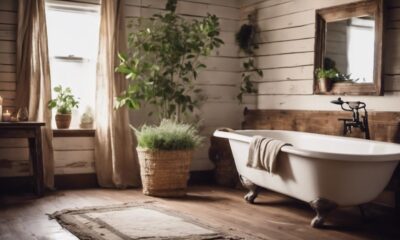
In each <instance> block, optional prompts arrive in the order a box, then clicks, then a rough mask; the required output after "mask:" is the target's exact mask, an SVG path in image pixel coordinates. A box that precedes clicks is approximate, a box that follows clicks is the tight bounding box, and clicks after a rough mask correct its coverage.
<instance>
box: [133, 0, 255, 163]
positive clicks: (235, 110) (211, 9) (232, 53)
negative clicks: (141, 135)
mask: <svg viewBox="0 0 400 240" xmlns="http://www.w3.org/2000/svg"><path fill="white" fill-rule="evenodd" d="M165 3H166V0H126V9H125V12H126V16H127V23H129V21H130V20H132V19H136V18H138V17H140V16H141V17H150V16H151V15H153V14H154V13H160V12H163V9H164V8H165ZM239 7H240V6H239V1H238V0H180V1H178V7H177V12H178V13H179V14H180V15H181V16H183V17H184V18H188V19H196V18H199V17H203V16H206V15H207V13H211V14H215V15H217V16H218V17H219V19H220V24H221V38H222V39H223V41H224V42H225V45H224V46H223V47H221V48H220V49H219V50H218V51H215V52H213V53H212V56H210V57H208V58H207V59H205V60H204V63H205V64H206V65H207V67H208V68H207V70H205V71H203V72H202V73H201V74H200V75H199V78H198V81H197V84H198V86H200V87H201V88H202V89H203V91H204V93H205V94H206V95H207V96H208V99H207V101H206V103H205V104H204V106H203V107H202V108H201V111H200V112H199V115H200V117H201V118H202V121H201V125H202V134H203V135H204V136H205V137H206V138H205V139H209V136H210V134H211V133H212V132H213V131H214V130H215V129H216V128H218V127H221V126H226V127H231V128H239V127H240V122H241V119H242V111H243V108H242V106H240V105H239V104H238V101H237V100H236V99H235V98H236V95H237V94H238V83H239V81H240V74H241V71H240V60H239V58H238V54H239V49H238V47H237V45H236V44H235V33H236V31H237V30H238V27H239V18H240V9H239ZM129 31H132V30H128V32H129ZM252 100H254V98H253V99H251V97H250V98H246V105H248V106H250V107H251V106H254V102H252ZM132 118H133V121H134V123H135V125H136V126H138V125H140V124H142V123H144V122H148V118H147V117H145V115H143V112H137V113H136V114H133V115H132ZM208 148H209V143H208V141H205V143H204V145H203V146H202V147H201V148H200V149H199V150H198V151H197V152H196V154H195V158H194V161H193V162H192V168H191V169H192V170H208V169H212V168H213V165H212V163H211V162H210V161H209V160H208V154H207V152H208Z"/></svg>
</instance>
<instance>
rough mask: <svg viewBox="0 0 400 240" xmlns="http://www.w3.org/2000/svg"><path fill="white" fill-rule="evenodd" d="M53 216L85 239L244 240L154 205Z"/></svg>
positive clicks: (107, 207)
mask: <svg viewBox="0 0 400 240" xmlns="http://www.w3.org/2000/svg"><path fill="white" fill-rule="evenodd" d="M49 217H50V219H56V220H57V221H58V222H59V223H60V224H61V226H63V227H64V228H66V229H67V230H68V231H70V232H71V233H72V234H74V235H75V236H76V237H78V238H79V239H85V240H94V239H96V240H103V239H104V240H122V239H123V240H127V239H129V240H136V239H146V240H156V239H157V240H168V239H177V240H178V239H189V240H211V239H213V240H214V239H215V240H217V239H221V240H223V239H225V240H227V239H230V240H237V239H243V238H240V237H238V236H230V235H229V234H225V233H223V232H221V231H219V230H217V229H215V228H212V227H210V226H207V225H206V224H204V223H200V222H198V221H196V220H194V219H192V218H190V217H188V216H185V215H183V214H181V213H177V212H174V211H172V210H169V209H168V210H167V209H165V208H162V207H159V206H156V205H155V204H154V203H153V202H144V203H127V204H121V205H112V206H104V207H91V208H82V209H67V210H62V211H58V212H55V213H53V214H51V215H49Z"/></svg>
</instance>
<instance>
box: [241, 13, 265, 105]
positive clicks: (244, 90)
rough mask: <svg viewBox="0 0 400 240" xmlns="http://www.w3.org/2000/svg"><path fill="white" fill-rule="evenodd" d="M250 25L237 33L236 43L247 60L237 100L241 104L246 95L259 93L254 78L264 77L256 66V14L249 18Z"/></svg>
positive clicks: (242, 27)
mask: <svg viewBox="0 0 400 240" xmlns="http://www.w3.org/2000/svg"><path fill="white" fill-rule="evenodd" d="M248 18H249V23H248V24H243V25H242V26H241V28H240V30H239V32H237V33H236V43H237V44H238V45H239V48H240V50H241V51H243V52H244V53H245V54H246V56H247V59H245V60H243V64H242V65H243V69H244V72H243V73H242V82H241V84H240V92H239V94H238V95H237V99H238V100H239V102H240V103H242V101H243V95H244V94H251V93H257V89H256V87H255V86H254V84H253V78H254V77H256V76H258V77H262V76H263V71H262V70H260V69H259V68H258V67H257V66H256V64H255V56H254V55H255V53H254V51H255V49H257V48H258V44H257V42H256V24H255V23H254V22H255V14H250V15H249V16H248Z"/></svg>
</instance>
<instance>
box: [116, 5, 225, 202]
mask: <svg viewBox="0 0 400 240" xmlns="http://www.w3.org/2000/svg"><path fill="white" fill-rule="evenodd" d="M176 5H177V0H168V1H167V5H166V10H167V11H166V13H164V14H155V15H153V17H151V18H150V19H143V18H140V19H138V21H137V22H135V23H134V24H131V27H132V26H134V30H133V32H132V33H130V34H129V35H128V51H127V52H126V53H120V54H119V59H120V65H119V66H118V67H117V68H116V71H117V72H120V73H123V74H124V75H125V76H126V78H127V79H128V81H129V84H128V87H127V89H126V90H125V91H124V92H122V93H121V94H120V96H118V97H117V99H116V105H115V106H116V108H120V107H128V108H130V109H139V108H141V107H143V105H144V104H146V103H147V104H150V105H152V106H153V107H154V108H155V109H156V112H157V113H158V117H159V120H160V121H161V124H160V125H159V126H156V127H149V126H144V127H142V128H141V130H137V131H135V133H136V135H137V137H138V139H139V146H138V153H139V162H140V165H141V170H142V171H141V177H142V182H143V192H144V194H147V195H153V196H161V197H163V196H164V197H173V196H174V197H176V196H183V195H185V192H186V184H187V180H188V176H189V164H190V161H191V159H192V153H193V150H194V148H195V147H196V146H198V143H199V141H200V137H199V136H198V133H197V131H196V130H195V128H194V127H192V126H191V125H188V124H185V123H184V122H185V121H187V120H188V119H189V118H190V117H192V115H193V112H194V110H195V109H196V108H198V107H199V106H200V104H201V103H202V101H203V100H204V97H202V95H201V90H200V89H199V88H197V87H196V85H195V83H194V81H195V80H196V79H197V76H198V74H199V71H201V70H202V69H204V68H206V65H205V64H204V63H203V62H202V57H206V56H209V55H210V54H211V52H212V51H213V50H215V49H217V48H218V47H220V46H221V45H222V44H223V41H222V40H221V39H220V38H218V36H219V20H218V18H217V17H216V16H215V15H209V14H208V15H207V16H206V17H204V18H202V19H196V20H186V19H185V18H182V17H180V16H178V15H177V14H176V13H175V9H176ZM150 114H151V113H150ZM163 119H168V120H163Z"/></svg>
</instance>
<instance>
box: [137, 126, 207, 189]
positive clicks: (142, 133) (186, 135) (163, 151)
mask: <svg viewBox="0 0 400 240" xmlns="http://www.w3.org/2000/svg"><path fill="white" fill-rule="evenodd" d="M135 132H136V136H137V139H138V148H137V151H138V155H139V162H140V175H141V179H142V184H143V193H144V194H145V195H151V196H157V197H180V196H184V195H185V194H186V186H187V180H188V178H189V167H190V162H191V159H192V155H193V149H195V148H196V147H197V146H199V145H200V143H201V140H202V137H200V136H199V134H198V132H197V130H196V128H194V127H193V126H192V125H190V124H182V123H177V122H175V121H173V120H166V119H165V120H162V121H161V123H160V125H159V126H146V125H144V126H142V127H141V128H140V130H137V129H135Z"/></svg>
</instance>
